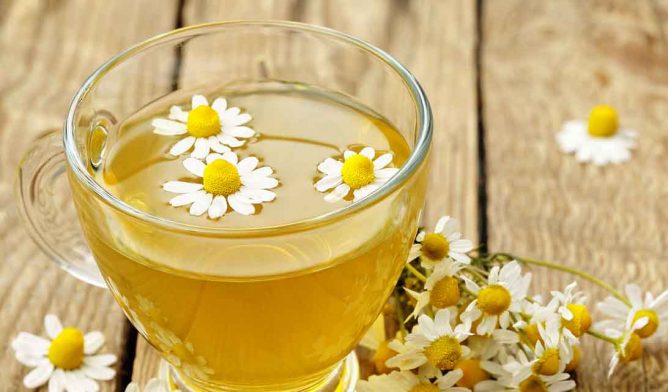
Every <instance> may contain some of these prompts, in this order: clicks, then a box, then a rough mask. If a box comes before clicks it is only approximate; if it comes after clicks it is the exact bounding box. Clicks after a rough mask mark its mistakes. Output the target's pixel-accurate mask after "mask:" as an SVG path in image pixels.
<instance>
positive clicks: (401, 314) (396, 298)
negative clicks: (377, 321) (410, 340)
mask: <svg viewBox="0 0 668 392" xmlns="http://www.w3.org/2000/svg"><path fill="white" fill-rule="evenodd" d="M394 301H395V302H396V304H395V306H394V311H395V312H396V313H397V321H399V331H401V336H403V337H406V335H408V331H407V330H406V326H405V325H404V320H405V319H404V310H403V309H402V308H401V298H400V297H399V293H398V292H396V291H395V292H394Z"/></svg>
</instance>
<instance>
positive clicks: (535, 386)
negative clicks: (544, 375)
mask: <svg viewBox="0 0 668 392" xmlns="http://www.w3.org/2000/svg"><path fill="white" fill-rule="evenodd" d="M547 391H548V389H547V385H545V383H544V382H543V380H541V379H540V377H539V376H536V375H535V374H534V375H531V376H529V378H527V379H526V380H524V381H522V382H521V383H520V392H547Z"/></svg>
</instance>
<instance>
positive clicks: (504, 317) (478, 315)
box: [460, 260, 531, 335]
mask: <svg viewBox="0 0 668 392" xmlns="http://www.w3.org/2000/svg"><path fill="white" fill-rule="evenodd" d="M462 278H463V279H464V281H465V282H466V287H467V288H468V290H469V291H471V292H472V293H473V294H475V295H476V299H474V300H473V301H472V302H471V303H470V304H469V306H467V307H466V310H464V312H463V313H462V314H461V316H460V317H461V319H462V320H463V321H464V322H467V323H473V322H474V321H476V320H478V319H480V323H479V324H478V327H477V328H476V332H477V333H478V334H479V335H486V334H489V333H492V331H494V329H495V328H496V325H497V322H498V323H499V326H500V327H501V328H502V329H506V328H508V326H509V325H510V321H511V320H510V313H509V311H512V312H519V311H520V310H521V309H522V302H523V301H525V298H526V293H527V290H528V289H529V283H531V273H527V274H525V275H524V276H522V268H520V265H519V263H518V262H517V261H515V260H513V261H511V262H510V263H508V264H506V265H504V266H503V267H502V268H500V269H499V266H494V267H492V269H491V270H490V272H489V277H488V282H487V283H488V284H487V286H484V287H480V286H478V284H476V283H475V282H473V281H472V280H470V279H468V278H466V277H462Z"/></svg>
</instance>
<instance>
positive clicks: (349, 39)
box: [63, 20, 433, 236]
mask: <svg viewBox="0 0 668 392" xmlns="http://www.w3.org/2000/svg"><path fill="white" fill-rule="evenodd" d="M238 26H258V27H274V28H287V29H292V30H295V31H302V32H310V33H316V34H320V35H324V36H329V37H332V38H335V39H337V40H339V41H342V42H345V43H346V44H352V45H354V46H357V47H358V48H360V49H362V50H364V51H365V52H367V53H369V54H371V55H373V56H375V57H376V58H378V59H380V60H381V61H383V62H384V63H385V64H387V65H388V66H389V67H390V68H391V69H392V70H393V71H394V72H396V74H397V75H398V76H399V77H400V78H401V79H402V80H403V82H404V84H405V85H406V87H407V88H408V89H409V91H410V93H411V95H412V98H413V100H414V102H415V106H416V108H417V125H416V128H417V129H418V134H417V135H418V138H417V142H416V144H415V147H414V148H413V150H412V151H411V153H410V155H409V157H408V159H407V160H406V162H404V164H403V165H402V166H401V168H400V169H399V172H397V174H395V175H394V177H392V178H391V179H390V180H389V181H388V182H386V183H385V184H383V185H381V187H380V188H379V189H377V190H375V191H374V192H373V193H371V194H370V195H369V196H367V197H365V198H363V199H362V200H360V201H358V202H354V203H351V204H349V205H347V206H346V207H343V208H339V209H336V210H333V211H330V212H327V213H325V214H321V215H317V216H314V217H310V218H307V219H302V220H299V221H295V222H289V223H284V224H280V225H273V226H262V227H248V228H246V227H243V228H216V227H210V226H198V225H192V224H187V223H182V222H176V221H173V220H169V219H165V218H162V217H159V216H155V215H151V214H149V213H146V212H144V211H141V210H139V209H137V208H135V207H133V206H131V205H129V204H127V203H125V202H123V201H122V200H120V199H118V198H117V197H116V196H114V195H113V194H111V192H109V191H108V190H106V189H105V188H104V187H103V186H102V185H100V184H99V183H98V182H97V181H95V179H94V178H93V177H92V176H91V175H90V173H88V170H87V169H86V167H85V166H84V164H83V162H84V160H83V159H82V158H81V157H80V154H79V153H78V150H77V148H76V147H77V146H76V140H75V137H74V131H75V128H76V126H75V115H76V113H77V110H78V108H79V104H80V103H81V102H82V101H83V99H84V98H85V97H86V96H87V95H88V93H89V92H90V91H91V89H92V88H93V87H94V86H95V85H96V84H97V82H98V80H100V78H102V77H103V76H104V75H105V74H106V73H107V72H108V71H110V70H111V69H113V68H114V67H115V66H116V65H118V64H121V63H123V62H124V61H126V60H128V59H130V58H132V57H133V56H134V55H135V54H138V53H140V52H142V51H143V50H146V49H149V48H151V47H152V46H154V45H159V44H161V43H163V42H166V41H168V40H171V39H174V38H178V37H180V36H190V35H198V34H197V33H202V34H204V33H207V31H206V30H208V29H210V28H218V29H219V30H218V31H220V30H222V29H225V28H234V27H238ZM432 132H433V123H432V114H431V106H430V104H429V101H428V99H427V96H426V94H425V93H424V91H423V89H422V86H420V84H419V82H418V81H417V79H416V78H415V77H414V76H413V74H411V73H410V71H408V69H407V68H406V67H404V66H403V65H402V64H401V63H399V61H397V60H396V59H395V58H394V57H392V56H391V55H390V54H389V53H387V52H385V51H384V50H382V49H380V48H377V47H376V46H374V45H372V44H370V43H368V42H366V41H364V40H362V39H360V38H357V37H355V36H353V35H350V34H348V33H343V32H340V31H338V30H334V29H331V28H328V27H324V26H318V25H312V24H307V23H301V22H292V21H282V20H234V21H224V22H211V23H203V24H197V25H192V26H187V27H182V28H179V29H175V30H171V31H169V32H166V33H163V34H159V35H156V36H153V37H151V38H149V39H146V40H144V41H142V42H140V43H138V44H135V45H133V46H130V47H128V48H127V49H125V50H123V51H121V52H119V53H117V54H116V55H114V56H113V57H111V58H110V59H108V60H107V61H105V62H104V63H103V64H102V65H100V66H99V67H98V68H97V69H96V70H95V71H93V73H91V74H90V75H89V76H88V78H86V80H85V81H84V83H83V84H82V85H81V87H80V88H79V89H78V90H77V92H76V94H75V95H74V97H73V98H72V101H71V103H70V106H69V109H68V112H67V117H66V120H65V124H64V127H63V145H64V149H65V155H66V158H67V161H68V164H69V167H70V168H71V170H72V172H73V173H74V174H75V176H76V178H77V179H78V180H79V182H81V183H82V184H83V185H84V186H85V187H86V188H88V189H89V190H91V191H93V193H94V194H95V195H96V196H97V197H99V198H100V199H101V200H102V201H104V202H105V203H106V204H108V205H109V206H111V207H113V208H115V209H116V210H118V211H120V212H122V213H124V214H126V215H130V216H132V217H134V218H136V219H139V220H141V221H144V222H147V223H150V224H154V225H157V226H159V227H165V228H169V229H170V230H176V231H179V232H191V233H193V232H195V233H204V234H214V235H221V234H223V235H244V236H245V235H267V234H270V233H273V232H277V231H280V232H281V233H284V232H288V231H290V232H291V231H299V230H304V229H306V228H311V227H317V226H321V225H324V224H326V223H328V222H331V221H336V220H338V219H341V218H343V217H345V216H348V215H350V214H353V213H355V212H356V211H359V210H362V209H364V208H366V207H368V206H371V205H373V204H375V203H377V202H379V201H380V200H382V199H384V198H385V197H386V196H387V195H388V194H390V193H391V192H392V191H394V190H395V189H397V188H398V187H399V186H400V185H401V184H402V183H404V182H405V181H407V180H408V178H410V176H411V175H412V174H413V173H414V172H415V171H416V170H417V169H418V168H419V167H420V166H421V165H422V163H423V161H424V160H425V158H426V157H427V153H428V152H429V147H430V144H431V139H432Z"/></svg>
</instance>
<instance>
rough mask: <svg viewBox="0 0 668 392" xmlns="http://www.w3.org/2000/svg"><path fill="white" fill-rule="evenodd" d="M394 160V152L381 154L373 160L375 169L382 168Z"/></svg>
mask: <svg viewBox="0 0 668 392" xmlns="http://www.w3.org/2000/svg"><path fill="white" fill-rule="evenodd" d="M391 162H392V154H390V153H387V154H383V155H381V156H379V157H378V158H376V160H374V161H373V169H374V170H380V169H382V168H384V167H385V166H387V165H389V164H390V163H391Z"/></svg>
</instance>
